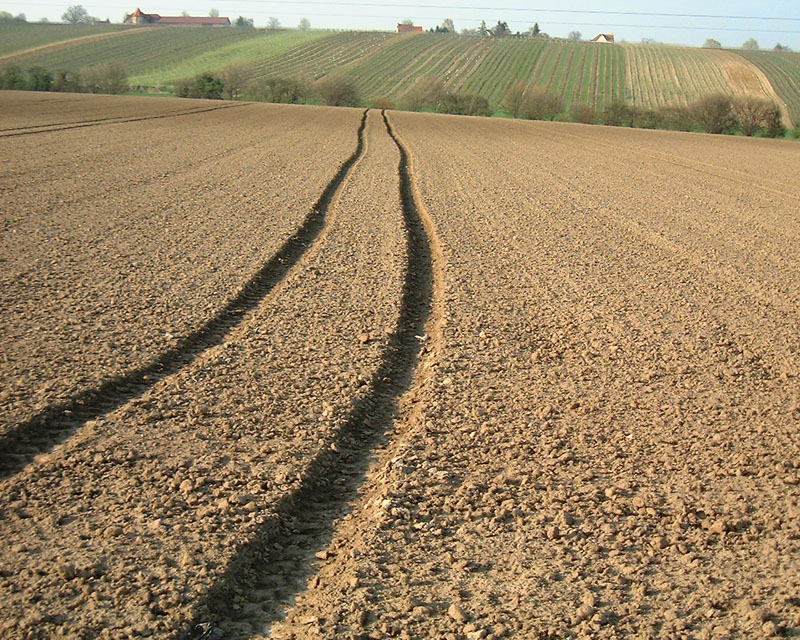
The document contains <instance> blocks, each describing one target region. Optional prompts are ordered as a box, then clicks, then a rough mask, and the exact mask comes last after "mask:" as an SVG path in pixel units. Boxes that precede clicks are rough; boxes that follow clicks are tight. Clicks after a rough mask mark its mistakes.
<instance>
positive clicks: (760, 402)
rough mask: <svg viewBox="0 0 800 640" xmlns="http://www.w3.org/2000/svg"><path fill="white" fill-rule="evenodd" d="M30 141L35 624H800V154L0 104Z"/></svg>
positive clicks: (147, 628)
mask: <svg viewBox="0 0 800 640" xmlns="http://www.w3.org/2000/svg"><path fill="white" fill-rule="evenodd" d="M0 148H2V153H3V158H4V163H3V165H2V168H0V176H2V181H0V201H1V202H2V208H0V211H2V214H1V215H2V223H3V237H2V251H0V256H1V257H2V260H0V278H2V287H1V288H0V291H1V292H2V293H0V304H1V306H0V313H2V323H1V325H0V326H1V328H0V338H1V339H0V385H1V386H2V390H0V407H2V426H1V427H0V536H2V538H1V539H2V540H3V545H2V548H0V603H1V606H0V609H1V610H2V616H0V636H2V637H3V638H5V637H8V638H14V639H22V638H25V639H28V638H32V639H33V638H36V639H38V638H58V637H68V638H138V637H158V638H192V637H200V636H201V634H202V633H204V632H205V633H206V634H207V635H206V636H204V637H205V638H217V639H219V638H227V639H234V638H260V637H275V638H287V639H288V638H304V639H305V638H308V639H311V638H389V637H399V638H446V639H448V640H451V639H461V638H468V639H480V638H505V637H516V638H526V639H527V638H540V639H555V638H571V637H577V638H622V637H629V638H661V637H663V638H753V637H797V636H800V598H798V593H800V435H799V434H798V428H799V427H798V425H799V424H800V378H798V376H800V351H799V350H800V342H798V335H800V275H798V274H799V273H800V218H798V210H800V186H798V184H797V175H798V174H800V148H798V147H797V145H795V144H793V143H791V142H788V141H773V140H755V139H744V138H728V137H722V136H706V135H699V134H676V133H666V132H650V131H634V130H616V129H609V128H603V127H584V126H580V125H569V124H558V123H533V122H516V121H514V122H505V121H497V120H487V119H477V118H458V117H451V116H434V115H425V114H408V113H397V112H387V113H385V114H384V113H381V112H379V111H375V110H369V111H367V112H363V111H360V110H349V109H329V108H320V107H291V106H274V105H252V104H236V105H233V106H227V105H221V104H220V103H214V102H202V101H180V104H178V102H177V101H176V102H172V101H160V100H152V101H143V100H140V99H126V98H115V99H112V98H100V97H94V96H75V95H65V96H46V99H43V97H42V96H37V95H36V94H30V93H24V94H18V93H13V92H0ZM199 624H204V625H205V626H201V627H196V625H199Z"/></svg>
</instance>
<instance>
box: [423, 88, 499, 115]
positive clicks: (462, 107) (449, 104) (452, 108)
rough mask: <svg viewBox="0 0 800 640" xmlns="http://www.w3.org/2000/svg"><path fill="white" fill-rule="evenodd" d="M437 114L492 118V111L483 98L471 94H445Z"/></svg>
mask: <svg viewBox="0 0 800 640" xmlns="http://www.w3.org/2000/svg"><path fill="white" fill-rule="evenodd" d="M435 111H436V113H451V114H455V115H462V116H490V115H492V110H491V109H490V108H489V102H488V100H486V98H484V97H483V96H478V95H473V94H471V93H455V92H452V93H449V92H446V93H443V94H442V95H441V96H439V100H438V101H437V103H436V107H435Z"/></svg>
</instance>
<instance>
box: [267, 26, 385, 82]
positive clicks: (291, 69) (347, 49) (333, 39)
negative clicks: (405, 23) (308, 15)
mask: <svg viewBox="0 0 800 640" xmlns="http://www.w3.org/2000/svg"><path fill="white" fill-rule="evenodd" d="M322 33H326V32H322ZM396 39H398V36H397V35H396V34H392V33H386V32H383V31H348V32H342V33H330V32H327V37H324V38H320V39H318V40H315V41H312V42H307V43H305V44H302V45H299V46H297V47H295V48H293V49H291V50H289V51H286V52H285V53H284V54H282V55H280V56H274V57H271V58H267V59H265V60H262V61H260V62H257V63H256V64H255V65H254V66H253V73H254V75H255V76H256V77H257V78H263V77H276V76H293V75H298V74H304V75H307V76H309V77H311V78H314V79H316V78H321V77H322V76H324V75H326V74H328V73H331V72H338V71H339V70H340V69H341V68H342V67H343V66H345V65H348V64H352V63H354V62H355V61H358V60H363V59H364V58H366V57H368V56H371V55H372V54H373V53H374V52H375V51H378V50H381V49H382V47H383V46H384V45H385V44H387V43H391V42H393V41H395V40H396Z"/></svg>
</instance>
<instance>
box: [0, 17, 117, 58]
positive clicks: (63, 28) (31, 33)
mask: <svg viewBox="0 0 800 640" xmlns="http://www.w3.org/2000/svg"><path fill="white" fill-rule="evenodd" d="M126 28H129V27H123V26H122V25H119V24H111V25H98V26H92V25H72V24H0V56H6V55H8V54H10V53H18V52H21V51H24V50H26V49H32V48H34V47H41V46H43V45H47V44H53V43H56V42H61V41H63V40H72V39H74V38H80V37H85V36H92V35H100V34H103V33H113V32H114V31H121V30H123V29H126ZM1 63H2V62H1V61H0V64H1Z"/></svg>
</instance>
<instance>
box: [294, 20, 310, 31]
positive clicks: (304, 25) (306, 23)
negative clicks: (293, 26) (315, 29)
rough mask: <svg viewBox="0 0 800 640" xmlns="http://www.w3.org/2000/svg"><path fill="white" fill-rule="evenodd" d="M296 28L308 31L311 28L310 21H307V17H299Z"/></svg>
mask: <svg viewBox="0 0 800 640" xmlns="http://www.w3.org/2000/svg"><path fill="white" fill-rule="evenodd" d="M297 28H298V29H300V31H308V30H309V29H310V28H311V23H310V22H309V21H308V18H301V19H300V22H299V23H298V24H297Z"/></svg>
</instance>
